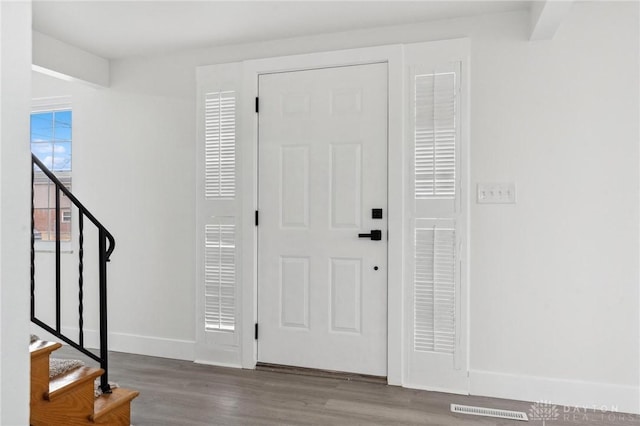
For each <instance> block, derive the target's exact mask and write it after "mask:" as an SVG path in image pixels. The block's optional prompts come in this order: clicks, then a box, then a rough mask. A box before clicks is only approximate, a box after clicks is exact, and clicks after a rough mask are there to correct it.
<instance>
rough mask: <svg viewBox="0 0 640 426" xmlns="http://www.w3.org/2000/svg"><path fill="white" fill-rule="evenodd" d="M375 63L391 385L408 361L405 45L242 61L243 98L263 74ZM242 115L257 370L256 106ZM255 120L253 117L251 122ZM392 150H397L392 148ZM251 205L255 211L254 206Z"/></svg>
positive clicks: (245, 325)
mask: <svg viewBox="0 0 640 426" xmlns="http://www.w3.org/2000/svg"><path fill="white" fill-rule="evenodd" d="M371 63H386V64H387V70H388V72H387V97H388V103H387V108H388V114H387V126H388V127H387V132H388V135H387V164H388V173H387V188H388V190H387V191H388V200H387V203H388V216H387V217H388V229H389V239H388V246H387V265H388V273H387V381H388V383H389V384H392V385H402V382H403V378H402V371H403V368H402V360H403V340H404V339H403V327H402V322H403V309H402V307H403V288H402V287H403V282H404V280H403V258H404V256H403V250H404V238H403V223H404V221H403V217H404V208H403V206H404V191H403V187H404V176H405V174H404V172H405V171H404V164H403V160H404V109H405V99H404V78H403V77H404V76H403V46H402V45H389V46H381V47H372V48H362V49H351V50H343V51H335V52H323V53H312V54H305V55H296V56H286V57H276V58H268V59H259V60H251V61H245V62H244V63H243V76H242V80H243V81H242V87H243V96H244V97H245V98H248V99H251V97H252V96H253V97H257V96H258V77H259V75H260V74H267V73H274V72H290V71H299V70H305V69H314V68H330V67H338V66H345V65H364V64H371ZM240 108H241V111H240V114H241V116H242V118H243V120H241V123H242V124H241V126H242V129H241V132H242V134H243V135H245V138H244V140H245V141H247V143H246V145H245V146H244V147H243V149H242V150H241V153H240V161H241V162H242V164H243V167H242V171H241V175H240V179H241V185H242V188H243V192H242V205H243V206H244V208H243V212H242V218H241V223H242V228H243V229H244V230H245V231H249V229H252V232H243V233H242V247H244V250H243V251H242V274H241V276H242V283H241V294H242V301H241V306H242V310H241V315H242V317H241V324H242V325H241V327H242V333H241V342H240V346H241V361H242V367H243V368H255V366H256V363H257V342H256V340H255V339H254V324H255V323H256V321H257V318H258V316H257V313H258V312H257V307H258V300H257V284H258V280H257V272H258V262H257V260H258V257H257V256H258V244H257V228H256V227H255V226H254V213H253V212H254V211H255V210H256V209H257V206H258V169H257V168H258V115H257V114H256V113H255V110H254V105H253V103H251V102H243V103H242V105H241V107H240ZM250 118H251V119H250ZM391 147H393V149H391ZM249 206H252V208H249Z"/></svg>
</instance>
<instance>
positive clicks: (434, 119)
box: [414, 72, 457, 199]
mask: <svg viewBox="0 0 640 426" xmlns="http://www.w3.org/2000/svg"><path fill="white" fill-rule="evenodd" d="M456 95H457V91H456V74H455V73H453V72H441V73H428V74H419V75H416V76H415V110H414V111H415V129H414V131H415V196H416V198H418V199H429V198H454V197H455V195H456V102H457V96H456Z"/></svg>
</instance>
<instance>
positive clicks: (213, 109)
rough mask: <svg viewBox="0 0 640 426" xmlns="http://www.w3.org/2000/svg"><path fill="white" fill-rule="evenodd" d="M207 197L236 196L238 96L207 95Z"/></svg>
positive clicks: (221, 93)
mask: <svg viewBox="0 0 640 426" xmlns="http://www.w3.org/2000/svg"><path fill="white" fill-rule="evenodd" d="M204 112H205V197H206V198H217V199H224V198H234V197H235V195H236V94H235V91H220V92H213V93H207V94H206V95H205V111H204Z"/></svg>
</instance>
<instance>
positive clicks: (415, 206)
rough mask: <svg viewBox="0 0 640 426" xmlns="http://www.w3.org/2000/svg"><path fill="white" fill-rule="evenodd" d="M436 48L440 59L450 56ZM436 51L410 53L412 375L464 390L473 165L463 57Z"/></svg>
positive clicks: (423, 382) (416, 381) (422, 382)
mask: <svg viewBox="0 0 640 426" xmlns="http://www.w3.org/2000/svg"><path fill="white" fill-rule="evenodd" d="M451 44H452V45H454V46H455V45H457V44H458V43H456V42H451ZM459 44H460V45H465V42H464V41H461V42H460V43H459ZM453 50H455V49H453ZM436 53H437V54H436V55H435V56H437V57H438V58H446V57H450V56H449V53H444V52H442V51H437V52H436ZM453 55H454V54H452V55H451V56H453ZM432 56H434V55H430V54H429V49H425V50H421V49H420V48H419V47H416V49H415V50H413V51H412V52H409V53H407V57H408V58H409V59H408V61H409V64H408V66H409V72H408V81H407V83H408V84H407V88H408V90H409V93H408V95H409V103H408V107H409V108H410V112H409V114H408V115H409V116H408V117H407V123H408V125H409V128H410V130H409V131H408V132H407V148H408V149H407V151H408V152H409V153H412V154H413V155H412V157H411V158H410V159H409V164H410V170H411V173H409V174H408V175H409V176H408V177H409V179H410V181H409V182H407V185H406V188H407V193H406V197H407V204H405V206H406V209H407V213H408V215H409V217H410V219H411V220H410V222H408V223H407V228H408V229H407V231H408V232H407V235H409V236H410V237H409V238H408V239H407V253H408V258H407V260H406V261H407V270H406V271H407V277H408V282H407V287H406V291H407V292H406V294H407V296H408V300H409V303H408V306H407V307H408V309H407V311H406V320H407V334H406V336H407V340H408V344H409V346H408V348H407V349H408V351H407V370H406V377H407V382H408V383H410V384H413V385H415V386H417V387H423V388H430V389H441V390H449V391H453V392H462V393H466V392H467V391H468V376H467V371H466V368H465V367H466V356H467V355H466V324H465V323H466V312H465V310H464V307H463V303H466V296H465V294H464V293H463V290H462V289H463V288H465V287H464V286H463V280H464V279H465V278H466V272H465V267H464V266H463V262H466V252H465V251H466V220H467V219H466V209H467V202H466V200H465V198H464V197H465V194H466V191H467V189H466V187H464V186H463V184H464V182H465V179H466V176H467V171H466V168H464V167H463V161H462V158H463V157H462V155H463V148H464V147H465V146H466V145H463V143H462V136H461V135H462V134H463V133H462V130H461V123H463V120H462V119H461V117H462V112H463V111H464V109H463V104H464V105H465V106H466V102H465V101H464V100H465V99H466V98H463V97H464V96H466V92H463V91H462V90H461V84H460V82H461V69H462V62H460V61H457V60H455V59H454V60H452V61H450V62H449V61H447V60H446V59H445V60H441V59H438V58H435V57H432ZM454 57H455V56H454ZM465 149H466V148H465ZM464 153H466V151H464ZM465 155H466V154H465ZM463 273H464V274H465V275H464V276H463Z"/></svg>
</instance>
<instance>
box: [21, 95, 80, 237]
mask: <svg viewBox="0 0 640 426" xmlns="http://www.w3.org/2000/svg"><path fill="white" fill-rule="evenodd" d="M72 121H73V120H72V112H71V105H70V104H69V102H68V101H61V100H59V99H56V100H48V101H47V102H40V105H34V109H33V112H32V114H31V152H32V153H33V154H34V155H35V156H36V157H37V158H38V159H39V160H40V161H41V162H42V163H43V164H44V165H45V166H46V167H47V168H48V169H49V170H51V171H52V172H53V173H54V174H55V175H56V177H57V178H58V179H60V181H62V183H63V184H64V185H65V187H67V188H68V189H71V139H72V138H71V133H72V132H71V129H72ZM33 186H34V188H33V191H34V194H33V206H34V213H33V216H34V227H35V229H34V233H35V234H36V236H37V238H36V239H38V240H41V241H55V239H56V211H55V208H56V191H55V185H53V183H51V182H50V181H49V178H47V177H46V176H45V174H44V173H43V172H42V171H41V170H40V169H39V168H38V167H37V166H36V167H35V169H34V185H33ZM60 210H61V213H60V241H70V240H71V201H70V200H69V199H68V198H67V197H66V196H64V194H61V197H60Z"/></svg>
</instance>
